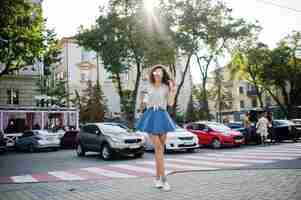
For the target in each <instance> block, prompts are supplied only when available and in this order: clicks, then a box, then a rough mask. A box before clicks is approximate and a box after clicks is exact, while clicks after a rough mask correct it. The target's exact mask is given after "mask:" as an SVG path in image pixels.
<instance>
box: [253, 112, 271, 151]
mask: <svg viewBox="0 0 301 200" xmlns="http://www.w3.org/2000/svg"><path fill="white" fill-rule="evenodd" d="M268 125H269V121H268V119H267V112H264V113H263V114H262V116H261V118H260V119H259V120H258V122H257V124H256V132H257V133H258V134H259V135H260V136H261V141H262V143H263V145H265V143H266V138H267V136H268V134H269V133H268Z"/></svg>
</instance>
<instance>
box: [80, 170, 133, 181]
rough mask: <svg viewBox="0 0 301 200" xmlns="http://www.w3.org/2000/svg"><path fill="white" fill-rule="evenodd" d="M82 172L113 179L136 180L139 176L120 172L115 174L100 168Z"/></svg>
mask: <svg viewBox="0 0 301 200" xmlns="http://www.w3.org/2000/svg"><path fill="white" fill-rule="evenodd" d="M82 170H87V171H89V172H92V173H95V174H99V175H102V176H107V177H111V178H135V177H137V176H133V175H129V174H126V173H119V172H115V171H112V170H106V169H102V168H99V167H88V168H83V169H82Z"/></svg>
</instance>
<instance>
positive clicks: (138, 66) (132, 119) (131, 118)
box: [129, 60, 141, 128]
mask: <svg viewBox="0 0 301 200" xmlns="http://www.w3.org/2000/svg"><path fill="white" fill-rule="evenodd" d="M136 69H137V75H136V81H135V87H134V91H133V96H132V107H133V108H132V109H133V110H132V112H131V113H129V126H130V127H131V128H133V127H134V122H135V113H136V102H137V93H138V89H139V85H140V78H141V64H140V62H138V61H137V60H136Z"/></svg>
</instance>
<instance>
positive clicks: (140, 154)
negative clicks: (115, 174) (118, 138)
mask: <svg viewBox="0 0 301 200" xmlns="http://www.w3.org/2000/svg"><path fill="white" fill-rule="evenodd" d="M143 155H144V152H142V153H135V154H134V157H135V158H141V157H142V156H143Z"/></svg>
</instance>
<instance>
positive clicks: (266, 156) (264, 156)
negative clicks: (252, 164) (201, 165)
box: [206, 153, 296, 160]
mask: <svg viewBox="0 0 301 200" xmlns="http://www.w3.org/2000/svg"><path fill="white" fill-rule="evenodd" d="M216 155H219V156H225V157H227V158H239V159H253V160H257V159H261V160H294V159H296V157H283V156H270V155H250V154H225V153H219V154H206V156H216Z"/></svg>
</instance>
